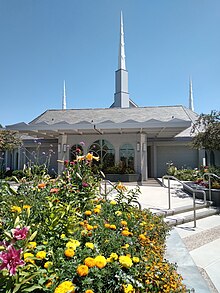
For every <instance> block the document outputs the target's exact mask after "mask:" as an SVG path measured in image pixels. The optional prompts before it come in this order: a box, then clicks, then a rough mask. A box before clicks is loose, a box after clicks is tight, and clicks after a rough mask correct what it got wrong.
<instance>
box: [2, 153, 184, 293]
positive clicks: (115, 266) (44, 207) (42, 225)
mask: <svg viewBox="0 0 220 293" xmlns="http://www.w3.org/2000/svg"><path fill="white" fill-rule="evenodd" d="M96 159H97V158H96ZM92 160H93V156H91V154H88V155H87V156H80V157H77V159H76V161H75V162H70V163H69V162H66V169H65V170H64V172H63V174H62V176H60V177H58V178H57V179H55V180H51V179H50V178H49V176H44V177H39V178H38V180H37V179H36V180H35V181H34V182H33V186H29V185H27V184H26V183H24V182H23V183H22V184H21V185H20V186H19V188H18V190H17V193H16V195H13V194H11V193H10V190H7V186H6V187H5V188H2V189H1V192H0V207H1V209H0V211H1V216H0V217H1V226H0V237H1V239H0V240H1V247H0V249H1V252H0V282H1V284H0V288H1V289H0V292H7V293H15V292H18V293H20V292H55V293H70V292H76V293H79V292H80V293H95V292H98V293H99V292H100V293H101V292H106V293H114V292H117V293H120V292H126V293H132V292H138V293H139V292H186V289H185V286H184V285H183V284H182V278H181V276H180V275H178V274H177V272H176V266H175V265H173V264H171V263H169V262H168V261H166V260H164V258H163V257H164V250H165V238H166V236H167V233H168V227H167V226H166V225H165V223H164V222H163V220H162V218H161V217H158V216H155V215H153V214H152V213H150V212H149V211H148V210H139V209H137V208H135V207H133V206H132V202H133V200H136V199H137V196H138V192H139V190H138V188H137V189H135V190H130V191H127V190H126V188H125V187H124V186H123V185H122V184H117V185H115V189H116V191H117V195H116V197H115V200H112V201H110V200H106V199H104V198H101V197H100V195H99V193H98V187H99V182H100V178H101V176H99V173H97V174H94V173H93V172H92V171H91V164H92ZM1 290H2V291H1Z"/></svg>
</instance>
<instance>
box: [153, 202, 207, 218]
mask: <svg viewBox="0 0 220 293" xmlns="http://www.w3.org/2000/svg"><path fill="white" fill-rule="evenodd" d="M211 204H212V203H211V202H207V203H205V204H204V203H203V201H196V210H199V209H203V208H206V207H209V206H211ZM150 210H151V212H152V213H154V214H157V215H160V216H164V217H167V216H173V215H176V214H181V213H185V212H188V211H193V205H187V206H182V207H177V208H175V209H170V210H169V209H161V208H150Z"/></svg>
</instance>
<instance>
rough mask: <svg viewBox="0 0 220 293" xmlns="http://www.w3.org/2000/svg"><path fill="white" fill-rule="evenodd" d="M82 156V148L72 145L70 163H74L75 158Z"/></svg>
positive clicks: (78, 145)
mask: <svg viewBox="0 0 220 293" xmlns="http://www.w3.org/2000/svg"><path fill="white" fill-rule="evenodd" d="M82 155H83V148H82V146H81V145H80V144H74V145H73V146H72V147H71V148H70V157H69V158H70V161H74V160H75V159H76V156H82Z"/></svg>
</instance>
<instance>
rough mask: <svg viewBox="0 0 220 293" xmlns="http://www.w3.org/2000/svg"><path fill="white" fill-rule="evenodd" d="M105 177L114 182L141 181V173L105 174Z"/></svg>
mask: <svg viewBox="0 0 220 293" xmlns="http://www.w3.org/2000/svg"><path fill="white" fill-rule="evenodd" d="M105 179H107V180H109V181H112V182H118V181H121V182H137V181H141V175H140V174H105Z"/></svg>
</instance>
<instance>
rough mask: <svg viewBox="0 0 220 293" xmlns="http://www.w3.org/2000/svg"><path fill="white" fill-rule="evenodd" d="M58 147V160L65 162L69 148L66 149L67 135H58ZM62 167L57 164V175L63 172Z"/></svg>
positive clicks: (60, 164)
mask: <svg viewBox="0 0 220 293" xmlns="http://www.w3.org/2000/svg"><path fill="white" fill-rule="evenodd" d="M58 145H60V152H58V160H61V161H65V160H68V158H69V148H68V147H67V135H66V134H61V135H59V139H58ZM63 168H64V165H63V164H62V163H58V174H60V173H61V172H62V171H63Z"/></svg>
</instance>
